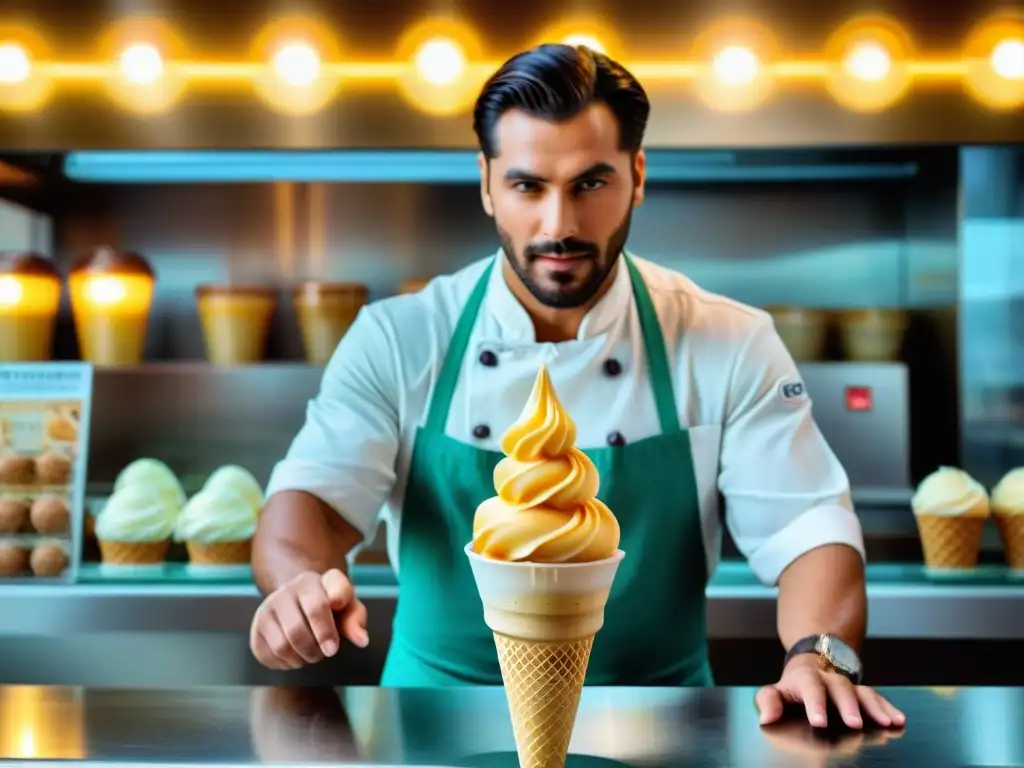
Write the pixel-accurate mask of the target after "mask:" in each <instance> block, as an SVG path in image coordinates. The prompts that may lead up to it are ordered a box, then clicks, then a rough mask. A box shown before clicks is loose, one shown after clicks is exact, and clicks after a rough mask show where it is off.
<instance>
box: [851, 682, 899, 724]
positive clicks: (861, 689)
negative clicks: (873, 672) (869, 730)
mask: <svg viewBox="0 0 1024 768" xmlns="http://www.w3.org/2000/svg"><path fill="white" fill-rule="evenodd" d="M857 699H858V700H859V701H860V706H861V709H862V711H864V712H865V713H867V715H868V717H870V718H871V719H872V720H874V721H875V722H876V723H878V724H879V725H881V726H883V727H885V728H889V727H891V726H896V727H900V726H902V725H903V724H904V723H905V722H906V719H905V718H904V717H903V713H902V712H900V711H899V710H898V709H896V707H894V706H893V705H892V704H890V703H889V702H887V701H886V700H885V698H884V697H883V696H882V695H881V694H879V693H877V692H876V691H874V690H872V689H871V688H867V687H865V686H858V687H857Z"/></svg>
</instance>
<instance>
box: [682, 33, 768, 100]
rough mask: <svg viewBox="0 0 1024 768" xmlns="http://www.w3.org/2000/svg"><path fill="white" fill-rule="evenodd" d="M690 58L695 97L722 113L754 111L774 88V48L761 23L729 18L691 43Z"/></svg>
mask: <svg viewBox="0 0 1024 768" xmlns="http://www.w3.org/2000/svg"><path fill="white" fill-rule="evenodd" d="M692 55H693V59H694V60H695V61H697V62H700V64H699V65H698V68H697V69H696V70H695V72H694V76H695V80H694V87H695V89H696V92H697V96H698V98H700V100H701V101H703V102H704V103H705V104H706V105H707V106H709V107H711V108H712V109H715V110H718V111H722V112H746V111H749V110H752V109H756V108H757V107H759V106H760V105H761V104H763V103H764V102H765V100H766V99H768V97H769V96H770V95H771V93H772V90H773V88H774V85H775V66H774V65H775V64H776V63H777V62H778V59H779V56H778V45H777V43H776V41H775V39H774V37H773V36H772V34H771V32H770V31H769V30H768V28H767V27H766V26H764V25H763V24H761V23H759V22H757V21H755V20H753V19H744V18H729V19H725V20H723V21H719V22H718V23H716V24H712V25H711V26H710V27H708V28H707V29H706V30H705V31H704V32H703V33H702V34H701V35H700V36H699V37H698V38H697V39H696V40H695V41H694V45H693V54H692Z"/></svg>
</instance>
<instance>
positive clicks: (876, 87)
mask: <svg viewBox="0 0 1024 768" xmlns="http://www.w3.org/2000/svg"><path fill="white" fill-rule="evenodd" d="M913 48H914V45H913V41H912V40H911V39H910V35H909V34H907V32H906V31H905V30H904V29H903V27H901V26H900V25H899V23H897V22H896V21H895V20H894V19H891V18H889V17H888V16H884V15H881V14H866V15H863V16H857V17H855V18H853V19H851V20H850V21H848V22H847V23H846V24H844V25H843V26H841V27H840V28H839V29H838V30H836V32H835V34H833V35H832V37H831V38H829V41H828V42H827V43H826V45H825V55H824V59H825V62H826V67H827V71H826V76H825V87H826V88H828V90H829V92H830V93H831V94H832V98H834V99H835V100H836V101H837V102H838V103H839V104H841V105H842V106H844V107H846V108H847V109H851V110H853V111H854V112H862V113H877V112H881V111H882V110H883V109H887V108H889V107H891V106H892V105H893V104H895V103H896V102H898V101H899V100H900V99H902V98H903V97H904V96H905V95H906V93H907V91H908V90H909V89H910V86H911V83H912V77H911V71H910V66H909V62H910V61H911V60H912V59H913V56H912V52H913Z"/></svg>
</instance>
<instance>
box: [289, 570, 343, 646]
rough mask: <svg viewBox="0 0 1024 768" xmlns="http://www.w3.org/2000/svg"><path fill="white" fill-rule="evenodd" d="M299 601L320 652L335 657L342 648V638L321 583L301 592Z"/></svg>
mask: <svg viewBox="0 0 1024 768" xmlns="http://www.w3.org/2000/svg"><path fill="white" fill-rule="evenodd" d="M298 599H299V607H300V608H301V609H302V612H303V613H304V614H305V616H306V621H307V622H309V628H310V630H311V631H312V633H313V639H314V640H316V643H317V645H319V646H320V651H321V652H322V653H323V655H324V656H333V655H334V654H336V653H337V652H338V648H339V647H340V646H341V638H340V637H339V636H338V627H337V626H336V625H335V623H334V613H333V612H332V611H331V604H330V602H329V601H328V598H327V595H326V593H325V592H324V590H323V589H322V588H321V585H320V584H319V583H317V584H312V585H310V586H309V587H308V588H306V589H304V590H302V591H301V592H299V598H298Z"/></svg>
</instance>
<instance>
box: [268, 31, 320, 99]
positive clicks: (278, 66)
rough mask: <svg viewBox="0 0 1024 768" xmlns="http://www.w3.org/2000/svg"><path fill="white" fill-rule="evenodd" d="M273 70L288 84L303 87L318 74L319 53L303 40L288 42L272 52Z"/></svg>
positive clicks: (314, 79) (314, 80)
mask: <svg viewBox="0 0 1024 768" xmlns="http://www.w3.org/2000/svg"><path fill="white" fill-rule="evenodd" d="M273 66H274V71H275V72H276V73H277V76H278V77H279V78H281V80H283V81H284V82H285V83H287V84H288V85H291V86H294V87H296V88H304V87H306V86H309V85H312V84H313V83H314V82H316V79H317V77H318V76H319V74H320V54H318V53H317V52H316V49H315V48H314V47H313V46H311V45H309V44H308V43H304V42H289V43H286V44H285V45H282V46H281V47H280V48H278V50H277V51H276V52H275V53H274V57H273Z"/></svg>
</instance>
